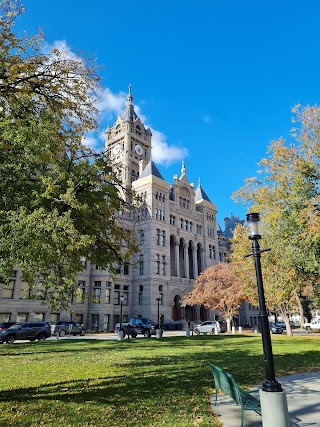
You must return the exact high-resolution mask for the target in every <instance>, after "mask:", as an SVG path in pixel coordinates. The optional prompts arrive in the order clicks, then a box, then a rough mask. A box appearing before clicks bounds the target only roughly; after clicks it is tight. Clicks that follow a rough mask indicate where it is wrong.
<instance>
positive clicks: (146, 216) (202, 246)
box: [0, 87, 227, 331]
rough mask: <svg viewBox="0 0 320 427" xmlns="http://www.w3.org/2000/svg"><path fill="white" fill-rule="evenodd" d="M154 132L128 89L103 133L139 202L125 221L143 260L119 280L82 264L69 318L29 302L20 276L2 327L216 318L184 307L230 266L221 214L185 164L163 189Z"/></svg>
mask: <svg viewBox="0 0 320 427" xmlns="http://www.w3.org/2000/svg"><path fill="white" fill-rule="evenodd" d="M151 143H152V132H151V130H150V128H146V127H145V126H144V124H143V123H142V122H141V120H140V118H139V117H138V116H137V114H136V113H135V110H134V104H133V97H132V94H131V87H129V93H128V96H127V101H126V107H125V111H124V112H123V114H122V115H121V116H119V117H118V118H117V120H116V121H115V123H114V124H113V126H112V127H110V126H108V128H107V130H106V145H105V150H106V154H107V156H108V157H109V158H110V161H111V162H112V164H113V167H114V169H115V171H116V173H117V176H118V178H119V179H121V181H122V183H123V185H124V186H125V187H127V188H132V189H133V190H134V191H135V193H136V194H137V195H138V196H139V199H140V200H141V205H140V206H139V209H138V210H137V212H136V214H135V216H134V217H130V215H128V213H125V212H124V213H123V218H122V219H123V221H124V222H125V224H126V226H127V227H130V228H131V229H133V230H134V232H135V233H136V237H137V240H138V243H139V252H138V253H137V254H136V255H135V256H134V257H133V258H132V260H131V261H130V262H128V263H123V264H122V265H120V266H119V268H118V270H117V274H114V275H110V273H109V271H108V270H107V269H101V268H99V267H98V266H95V265H91V264H90V263H89V262H87V261H86V259H83V260H82V263H83V270H82V271H81V272H79V274H78V276H77V283H78V286H79V289H80V295H79V296H78V297H76V298H74V299H73V300H72V301H71V305H70V310H69V311H67V312H51V311H50V309H49V308H48V307H47V306H46V305H45V301H30V300H28V298H27V295H26V292H25V284H23V282H22V281H21V277H20V272H19V270H18V269H17V270H16V271H14V272H13V275H12V278H11V281H10V284H9V285H1V288H0V292H1V300H0V321H9V320H10V321H24V320H47V321H55V320H59V319H60V320H69V319H70V318H71V319H73V320H76V321H78V322H80V323H83V324H84V325H85V326H86V328H87V329H88V330H99V331H100V330H105V331H108V330H112V328H113V326H114V324H115V323H117V322H119V321H120V317H121V315H122V321H123V322H125V321H128V320H130V318H131V317H139V316H140V317H147V318H150V319H153V320H155V321H157V317H158V315H159V317H160V320H161V322H162V323H163V324H164V325H169V326H170V325H171V326H172V327H174V325H181V324H183V323H184V322H186V321H193V322H199V321H202V320H207V319H209V318H210V319H214V318H218V313H217V312H214V311H212V310H207V309H206V308H204V307H202V306H192V307H191V306H186V307H185V306H184V305H183V303H182V301H183V297H184V296H185V295H186V294H187V293H188V292H190V291H191V290H192V288H193V284H194V281H195V279H196V277H197V276H198V274H199V273H200V272H201V271H203V270H204V269H205V268H207V267H209V266H211V265H213V264H216V263H218V262H219V261H225V260H226V256H227V239H226V238H225V235H224V233H223V232H222V230H221V229H220V228H219V226H218V224H217V220H216V214H217V209H216V206H215V204H214V203H212V202H211V200H210V199H209V197H208V196H207V194H206V193H205V191H204V190H203V188H202V186H201V184H200V182H199V183H198V184H197V186H194V184H192V183H190V182H189V180H188V177H187V169H186V166H185V164H184V162H182V168H181V171H180V174H179V176H178V175H174V177H173V182H172V184H170V183H168V182H166V181H165V180H164V179H163V177H162V175H161V173H160V172H159V170H158V168H157V167H156V165H155V164H154V163H153V161H152V156H151V154H152V153H151Z"/></svg>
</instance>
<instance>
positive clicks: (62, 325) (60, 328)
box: [51, 320, 86, 337]
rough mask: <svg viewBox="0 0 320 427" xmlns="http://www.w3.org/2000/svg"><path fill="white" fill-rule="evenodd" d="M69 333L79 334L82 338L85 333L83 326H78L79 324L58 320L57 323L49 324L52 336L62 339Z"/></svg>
mask: <svg viewBox="0 0 320 427" xmlns="http://www.w3.org/2000/svg"><path fill="white" fill-rule="evenodd" d="M69 333H70V334H72V335H77V334H79V335H81V336H82V337H83V336H84V335H85V333H86V329H85V327H84V326H81V325H79V323H76V322H70V321H66V320H60V321H58V322H54V323H51V334H52V335H57V334H59V337H64V336H65V335H66V334H69Z"/></svg>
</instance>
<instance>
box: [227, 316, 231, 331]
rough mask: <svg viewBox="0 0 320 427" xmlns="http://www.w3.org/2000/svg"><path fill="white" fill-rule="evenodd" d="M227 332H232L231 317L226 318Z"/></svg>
mask: <svg viewBox="0 0 320 427" xmlns="http://www.w3.org/2000/svg"><path fill="white" fill-rule="evenodd" d="M226 322H227V331H228V332H231V317H226Z"/></svg>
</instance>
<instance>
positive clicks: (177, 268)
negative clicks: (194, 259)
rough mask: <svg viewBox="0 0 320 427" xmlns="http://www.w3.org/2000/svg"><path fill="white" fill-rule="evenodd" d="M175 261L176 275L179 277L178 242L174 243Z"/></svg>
mask: <svg viewBox="0 0 320 427" xmlns="http://www.w3.org/2000/svg"><path fill="white" fill-rule="evenodd" d="M174 252H175V262H176V276H177V277H180V259H179V243H176V244H175V247H174Z"/></svg>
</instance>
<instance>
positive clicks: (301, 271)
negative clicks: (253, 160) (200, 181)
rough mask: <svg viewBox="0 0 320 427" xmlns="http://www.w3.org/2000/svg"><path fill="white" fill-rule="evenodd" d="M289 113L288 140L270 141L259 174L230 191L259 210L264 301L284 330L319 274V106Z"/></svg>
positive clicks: (297, 109) (250, 206) (255, 209)
mask: <svg viewBox="0 0 320 427" xmlns="http://www.w3.org/2000/svg"><path fill="white" fill-rule="evenodd" d="M293 112H294V118H293V120H294V122H295V123H296V127H295V128H294V129H293V130H292V133H291V140H290V143H289V144H287V143H286V141H285V140H284V139H282V138H280V139H278V140H276V141H272V142H271V145H270V147H269V150H268V153H267V154H268V157H266V158H263V159H262V160H261V162H260V166H261V170H260V171H259V175H260V177H261V178H258V177H255V178H250V179H247V180H246V183H245V186H244V187H242V188H240V189H239V190H238V192H237V193H236V194H235V195H234V198H235V199H236V200H237V201H242V202H243V203H244V204H246V205H247V206H248V207H249V209H250V211H251V212H254V211H255V212H259V213H260V216H261V219H262V221H261V226H262V235H263V245H264V246H266V247H270V248H271V251H270V252H268V253H264V254H263V263H264V265H265V266H266V268H265V272H264V282H265V290H266V300H267V303H268V307H269V309H270V310H275V311H277V312H278V313H280V314H282V315H283V316H284V317H283V318H284V321H285V322H286V325H287V330H288V331H289V333H290V327H289V314H290V313H292V311H296V308H297V307H300V311H301V300H302V299H303V297H304V296H305V295H306V294H307V293H308V290H309V289H310V284H311V288H312V287H313V284H316V283H318V280H319V272H320V262H319V250H320V231H319V230H320V227H319V225H320V216H319V206H320V205H319V201H320V199H319V178H320V169H319V160H320V149H319V136H320V109H319V107H318V106H311V107H310V106H306V107H301V106H297V107H296V108H294V110H293ZM235 251H237V246H235Z"/></svg>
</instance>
